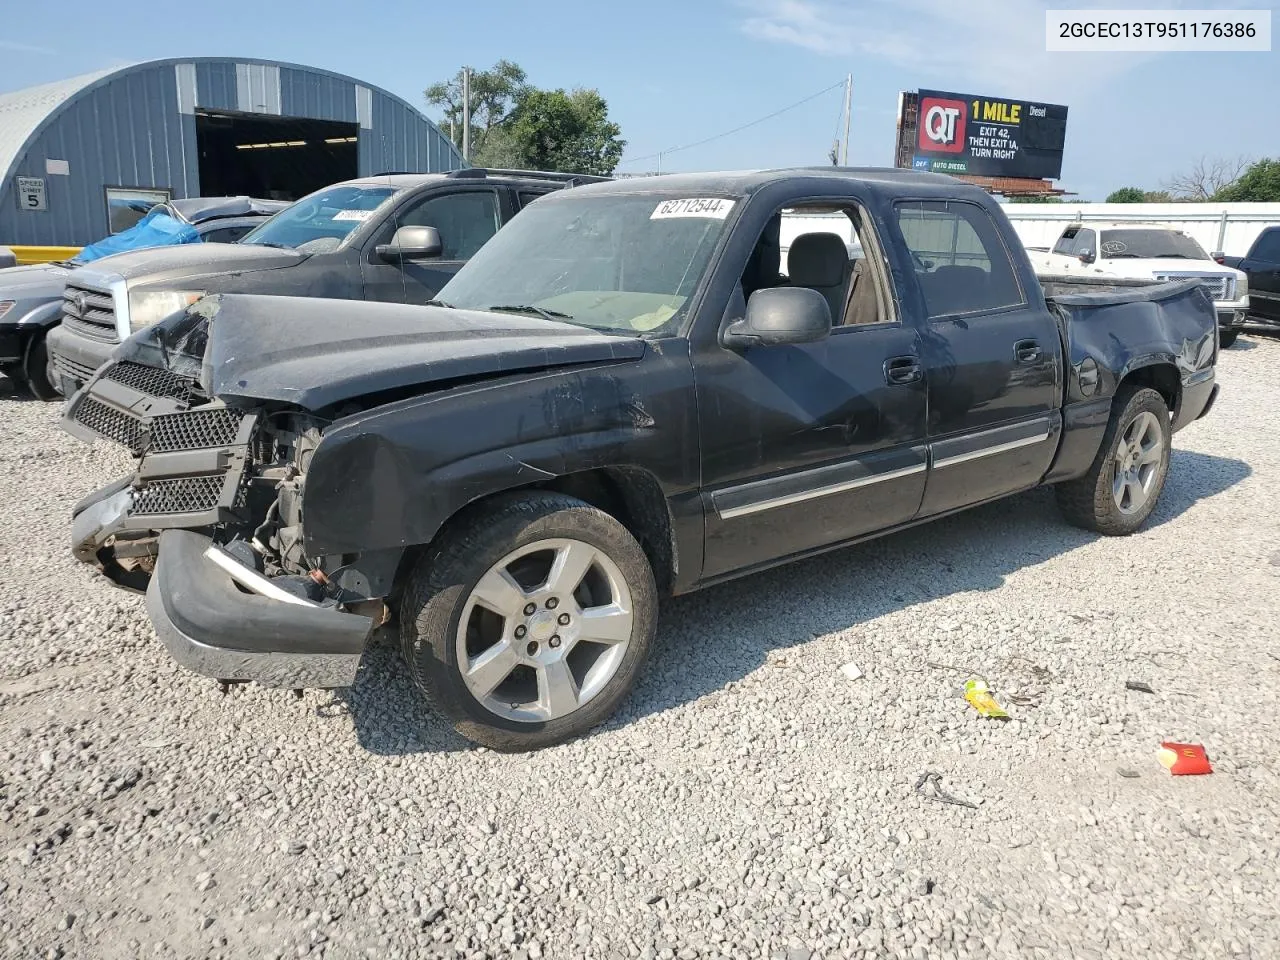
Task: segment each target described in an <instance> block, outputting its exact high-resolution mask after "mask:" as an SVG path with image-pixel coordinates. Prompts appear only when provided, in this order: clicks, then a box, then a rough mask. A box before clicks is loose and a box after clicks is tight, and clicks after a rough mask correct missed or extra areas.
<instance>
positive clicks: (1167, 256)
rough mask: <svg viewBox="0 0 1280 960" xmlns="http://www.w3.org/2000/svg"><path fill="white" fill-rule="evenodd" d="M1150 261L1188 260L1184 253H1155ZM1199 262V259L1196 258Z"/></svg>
mask: <svg viewBox="0 0 1280 960" xmlns="http://www.w3.org/2000/svg"><path fill="white" fill-rule="evenodd" d="M1151 259H1152V260H1190V259H1191V258H1190V257H1188V256H1187V255H1186V254H1185V253H1157V254H1155V255H1154V256H1152V258H1151ZM1196 259H1197V260H1199V259H1200V258H1199V257H1196Z"/></svg>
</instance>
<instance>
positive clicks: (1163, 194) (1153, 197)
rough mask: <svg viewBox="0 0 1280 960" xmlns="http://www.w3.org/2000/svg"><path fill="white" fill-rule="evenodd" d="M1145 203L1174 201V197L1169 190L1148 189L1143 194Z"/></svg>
mask: <svg viewBox="0 0 1280 960" xmlns="http://www.w3.org/2000/svg"><path fill="white" fill-rule="evenodd" d="M1142 200H1143V202H1144V203H1173V202H1174V197H1173V194H1171V193H1170V192H1169V191H1168V190H1148V191H1146V192H1145V193H1143V195H1142Z"/></svg>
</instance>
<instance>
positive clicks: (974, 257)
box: [895, 200, 1026, 318]
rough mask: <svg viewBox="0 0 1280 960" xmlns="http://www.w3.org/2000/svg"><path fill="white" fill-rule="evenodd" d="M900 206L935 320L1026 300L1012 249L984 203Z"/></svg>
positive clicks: (904, 233)
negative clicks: (1016, 271) (1016, 272)
mask: <svg viewBox="0 0 1280 960" xmlns="http://www.w3.org/2000/svg"><path fill="white" fill-rule="evenodd" d="M895 210H896V211H897V219H898V228H899V230H901V232H902V239H903V241H904V242H905V243H906V246H907V249H908V251H910V254H911V262H912V266H913V267H914V268H915V274H916V280H917V281H918V282H919V284H920V288H921V290H922V291H923V293H924V298H925V304H926V306H927V308H928V311H929V316H930V318H933V317H943V316H951V315H953V314H962V313H983V312H987V311H991V310H999V309H1002V308H1005V307H1014V306H1018V305H1020V304H1023V303H1025V302H1026V300H1025V298H1024V297H1023V295H1022V289H1021V287H1019V285H1018V278H1017V275H1016V274H1015V273H1014V269H1013V260H1012V259H1011V257H1010V255H1009V250H1008V248H1007V247H1006V246H1005V244H1004V241H1003V240H1002V239H1001V236H1000V232H999V230H998V229H997V228H996V225H995V222H994V221H993V220H992V219H991V217H990V215H989V214H988V213H987V212H986V211H985V210H983V209H982V208H981V207H980V206H978V205H977V204H975V203H968V202H964V201H959V202H957V201H954V200H908V201H902V202H899V203H897V204H895Z"/></svg>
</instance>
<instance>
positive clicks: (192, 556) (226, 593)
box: [147, 530, 374, 688]
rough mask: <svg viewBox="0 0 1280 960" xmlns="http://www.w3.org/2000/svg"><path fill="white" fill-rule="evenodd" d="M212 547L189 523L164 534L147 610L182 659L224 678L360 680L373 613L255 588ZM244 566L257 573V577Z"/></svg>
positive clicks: (302, 683)
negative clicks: (215, 556)
mask: <svg viewBox="0 0 1280 960" xmlns="http://www.w3.org/2000/svg"><path fill="white" fill-rule="evenodd" d="M211 546H212V541H211V540H210V539H209V538H208V537H204V536H201V535H200V534H197V533H193V532H191V531H189V530H166V531H165V532H164V533H162V534H161V535H160V555H159V559H158V560H157V562H156V570H155V574H154V575H153V576H152V578H151V583H150V585H149V586H148V587H147V613H148V614H149V615H150V617H151V622H152V624H153V625H154V626H155V629H156V634H157V636H159V638H160V641H161V642H162V643H163V644H164V645H165V648H166V649H167V650H168V651H169V654H170V656H172V657H173V659H174V660H176V661H177V662H178V663H179V664H181V665H182V666H184V667H186V668H187V669H189V670H193V671H195V672H196V673H200V674H203V675H205V676H209V677H216V678H217V679H219V680H256V681H258V682H259V683H262V684H265V685H267V686H274V687H295V688H296V687H346V686H350V685H351V684H352V683H354V682H355V677H356V670H357V668H358V667H359V664H360V657H361V655H362V654H363V653H364V647H365V642H366V641H367V639H368V637H369V634H370V632H371V631H372V629H373V625H374V624H373V620H371V619H370V618H369V617H361V616H356V615H355V614H350V613H343V612H341V611H339V610H335V609H333V608H330V607H320V606H317V605H315V604H312V603H308V602H306V601H301V600H300V601H297V602H285V601H282V600H277V599H273V598H271V597H266V596H261V595H259V594H256V593H248V592H246V591H245V590H244V589H242V588H241V587H240V586H238V585H237V584H236V582H235V581H234V580H233V579H232V578H231V576H230V575H228V574H227V573H226V571H225V570H224V569H223V568H222V567H221V566H219V565H218V564H216V563H214V562H213V561H211V560H210V559H209V557H208V553H207V551H208V550H209V548H210V547H211ZM244 570H245V575H246V576H247V577H248V578H249V579H252V577H254V576H257V575H256V574H254V573H253V572H252V571H248V568H244Z"/></svg>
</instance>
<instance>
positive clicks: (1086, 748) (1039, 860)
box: [0, 336, 1280, 960]
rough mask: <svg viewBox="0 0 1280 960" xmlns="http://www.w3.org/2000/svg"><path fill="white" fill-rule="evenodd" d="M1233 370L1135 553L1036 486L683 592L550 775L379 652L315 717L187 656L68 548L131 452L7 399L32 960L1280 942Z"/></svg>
mask: <svg viewBox="0 0 1280 960" xmlns="http://www.w3.org/2000/svg"><path fill="white" fill-rule="evenodd" d="M1219 376H1220V379H1221V381H1222V384H1223V391H1224V392H1223V395H1222V397H1221V399H1220V400H1219V403H1218V405H1217V407H1216V409H1215V410H1214V411H1213V414H1212V415H1211V417H1210V419H1208V420H1206V421H1202V422H1201V423H1199V424H1197V425H1194V426H1193V427H1191V428H1189V429H1188V430H1186V431H1185V432H1183V433H1181V434H1179V435H1178V437H1177V440H1176V443H1177V451H1176V453H1175V455H1174V462H1173V469H1172V472H1171V475H1170V480H1169V485H1168V487H1167V488H1166V490H1165V494H1164V498H1163V500H1162V502H1161V505H1160V507H1159V509H1158V511H1157V514H1156V515H1155V517H1154V519H1153V522H1152V523H1151V524H1150V525H1149V526H1148V528H1146V529H1145V530H1144V531H1143V532H1141V533H1140V534H1138V535H1136V536H1134V537H1132V538H1129V539H1127V540H1102V539H1098V538H1095V537H1092V536H1090V535H1087V534H1085V533H1083V532H1081V531H1078V530H1074V529H1072V528H1070V527H1067V526H1065V525H1064V524H1063V523H1062V522H1061V521H1060V520H1059V519H1058V517H1057V514H1056V511H1055V509H1054V506H1053V502H1052V496H1051V495H1048V494H1047V493H1045V492H1035V493H1032V494H1029V495H1026V496H1021V497H1018V498H1015V499H1013V500H1011V501H1007V502H1006V503H1003V504H999V505H996V506H993V507H989V508H984V509H979V510H977V511H973V512H970V513H968V514H965V515H961V516H958V517H955V518H952V519H949V520H946V521H943V522H940V523H937V524H934V525H932V526H929V527H925V528H921V529H918V530H916V531H912V532H909V533H907V534H904V535H900V536H896V537H892V538H890V539H887V540H884V541H880V542H877V543H874V544H871V545H868V546H865V547H862V548H858V549H853V550H848V551H844V552H840V553H838V554H835V555H832V556H829V557H826V558H823V559H820V560H818V561H813V562H807V563H802V564H799V565H795V566H792V567H789V568H786V569H782V570H778V571H775V572H773V573H770V574H767V575H762V576H757V577H753V578H751V579H749V580H745V581H742V582H739V583H736V584H732V585H729V586H725V587H721V588H718V589H714V590H711V591H708V592H706V593H703V594H700V595H695V596H692V597H688V598H684V599H681V600H679V601H676V602H673V603H671V604H670V605H669V606H668V608H667V610H666V612H665V614H664V617H663V623H662V627H661V630H660V634H659V643H658V648H657V651H656V655H655V658H654V661H653V663H652V665H651V666H650V668H649V669H648V671H647V673H646V674H645V676H644V678H643V681H642V683H641V684H640V687H639V689H638V690H637V691H636V693H635V695H634V696H633V697H632V698H631V700H630V701H629V702H628V705H627V706H626V707H625V708H624V710H623V712H622V713H621V714H620V715H619V716H618V717H616V718H615V719H614V720H613V721H612V722H610V723H609V724H608V725H607V727H605V728H604V729H602V730H601V731H598V732H597V733H596V734H595V735H594V736H592V737H590V738H587V739H585V740H582V741H579V742H577V743H573V744H570V745H567V746H564V747H559V748H555V749H551V750H547V751H544V752H542V753H538V754H536V755H528V756H504V755H499V754H494V753H490V752H488V751H485V750H482V749H473V748H470V747H468V746H467V745H466V744H465V743H463V742H462V741H461V740H459V739H457V738H456V737H455V736H454V735H453V734H452V732H451V731H450V730H449V729H448V728H447V727H446V726H445V725H444V724H443V723H441V722H440V721H439V720H437V719H435V718H434V717H433V716H431V715H430V714H428V713H427V712H425V711H424V710H423V708H422V707H421V706H420V705H419V704H418V702H417V700H416V698H415V697H414V695H413V692H412V690H411V689H410V687H409V685H408V684H407V682H406V680H405V678H404V675H403V673H402V672H401V671H400V670H399V669H398V668H397V662H396V660H395V658H394V656H393V655H392V653H391V649H390V647H389V646H388V645H386V644H383V645H382V646H380V647H378V648H376V649H374V650H373V651H372V652H371V653H370V655H369V656H368V657H367V658H366V661H367V666H366V669H364V670H363V671H362V674H361V678H360V680H359V683H358V684H357V686H356V687H355V688H354V689H353V690H350V691H340V692H337V693H336V694H334V693H324V692H309V693H307V694H306V695H304V696H303V697H302V698H301V699H294V697H293V696H292V695H290V694H289V693H288V692H280V691H268V690H264V689H259V688H257V687H253V686H246V687H241V688H238V689H235V690H233V692H232V693H231V694H229V695H227V696H223V695H221V694H220V693H219V692H218V689H217V686H216V685H215V684H214V683H213V682H212V681H207V680H202V679H200V678H197V677H194V676H192V675H190V674H187V673H185V672H183V671H181V670H180V669H178V668H177V667H176V666H174V665H173V664H172V663H171V662H170V661H169V660H168V659H167V658H166V657H165V655H164V654H163V652H162V651H161V649H160V648H159V645H158V644H157V642H156V641H155V639H154V637H153V635H152V633H151V630H150V628H149V626H148V624H147V621H146V618H145V616H144V613H143V609H142V604H141V602H140V601H139V600H138V599H137V598H134V597H131V596H128V595H126V594H123V593H121V592H119V591H117V590H115V589H113V588H111V587H109V586H108V585H107V584H106V582H105V581H103V580H100V579H96V578H95V577H94V576H92V575H90V573H89V572H88V571H87V570H86V569H84V568H82V567H80V566H79V565H77V564H76V563H75V562H74V561H73V560H72V559H71V557H70V556H69V554H68V550H67V535H68V526H67V517H68V511H69V510H70V507H71V505H72V504H73V503H74V502H75V501H76V500H77V499H78V498H79V497H80V496H82V495H83V494H84V493H86V492H88V491H89V490H91V489H92V488H94V487H96V486H98V485H100V484H102V483H105V482H107V481H109V480H111V479H113V478H114V477H116V476H117V475H118V474H119V473H120V472H121V471H122V470H124V469H126V462H125V460H124V458H122V457H120V456H118V455H116V454H115V453H114V452H113V451H110V450H107V449H89V448H86V447H84V446H82V445H80V444H79V443H77V442H76V441H74V440H72V439H70V438H69V437H67V436H65V435H64V434H62V433H61V432H60V431H59V430H58V429H57V428H56V421H57V417H58V411H57V409H56V408H55V407H53V406H50V405H44V404H40V403H35V402H31V401H27V400H23V399H20V398H16V397H14V396H12V394H11V393H6V392H5V391H6V390H7V386H8V385H7V383H4V382H0V423H3V428H0V430H2V431H3V432H2V436H3V437H4V440H5V441H6V442H5V443H3V445H0V653H2V656H0V754H2V755H0V956H3V957H6V958H8V957H14V958H20V957H94V958H115V957H139V956H146V957H175V956H179V957H218V956H222V957H267V956H277V957H280V956H289V957H292V956H303V955H307V954H313V955H317V956H320V955H325V956H330V957H348V956H366V955H367V956H378V957H435V956H443V957H450V958H452V957H459V956H462V957H494V958H496V957H528V958H534V960H537V958H539V957H546V958H561V957H644V958H654V957H660V958H664V960H669V958H672V957H679V958H692V957H716V956H721V957H769V958H774V957H778V958H785V960H803V958H835V957H885V956H889V957H906V958H950V957H972V958H982V960H1003V958H1013V957H1035V958H1045V960H1050V958H1051V960H1061V958H1066V957H1074V958H1079V960H1084V958H1103V957H1121V956H1123V957H1136V956H1141V957H1169V958H1173V957H1177V958H1188V957H1206V958H1209V957H1212V958H1221V957H1251V958H1259V960H1261V958H1268V957H1275V956H1278V955H1280V916H1278V914H1280V908H1278V907H1277V902H1278V901H1277V898H1276V890H1277V888H1278V881H1280V853H1278V851H1277V841H1276V838H1277V835H1280V781H1278V779H1277V773H1278V769H1277V764H1278V763H1280V719H1278V718H1280V710H1278V709H1277V708H1278V707H1280V696H1278V694H1277V690H1278V689H1280V623H1278V620H1277V597H1280V535H1278V534H1280V516H1278V515H1277V511H1276V509H1275V502H1276V501H1275V493H1274V491H1275V490H1276V489H1277V485H1280V446H1278V445H1277V440H1276V438H1277V437H1278V436H1280V341H1277V340H1273V339H1264V338H1262V337H1253V336H1248V337H1245V338H1244V339H1242V340H1241V342H1240V344H1239V345H1237V347H1235V348H1234V349H1232V350H1230V351H1227V352H1226V353H1225V354H1224V355H1223V358H1222V361H1221V366H1220V368H1219ZM848 662H853V663H856V664H857V665H858V666H859V667H860V668H861V669H862V670H863V671H865V673H866V676H865V677H863V678H862V679H859V680H849V679H847V678H846V677H845V676H844V675H843V674H842V673H841V671H840V667H841V665H843V664H845V663H848ZM935 664H936V665H935ZM939 665H941V666H939ZM953 668H956V669H953ZM966 670H974V671H977V672H980V673H982V674H983V675H985V676H986V677H987V679H988V680H989V681H990V682H991V684H992V686H993V688H994V690H995V692H996V695H997V697H998V698H1000V699H1001V700H1002V702H1004V703H1005V705H1006V706H1008V708H1009V710H1010V712H1011V713H1012V714H1013V719H1012V720H1010V721H1008V722H1005V723H1001V722H999V721H984V720H981V719H979V718H978V717H977V716H976V715H975V714H974V712H973V711H972V710H971V709H970V708H969V707H968V706H967V705H966V704H965V702H964V701H963V699H962V697H961V692H960V690H961V686H962V684H963V682H964V680H965V673H964V671H966ZM1127 680H1138V681H1144V682H1146V683H1148V684H1150V685H1151V687H1152V688H1153V690H1154V693H1151V694H1148V693H1143V692H1140V691H1133V690H1126V689H1125V681H1127ZM1018 704H1021V705H1018ZM1164 739H1177V740H1186V741H1193V742H1203V743H1204V744H1206V745H1207V747H1208V749H1209V752H1210V754H1211V756H1212V758H1213V761H1214V765H1215V773H1214V774H1213V775H1212V776H1209V777H1180V778H1174V777H1170V776H1169V774H1168V773H1167V772H1166V771H1165V770H1164V769H1163V768H1162V767H1161V766H1159V764H1158V763H1157V761H1156V751H1157V749H1158V746H1159V743H1160V741H1161V740H1164ZM925 771H935V772H937V773H938V774H940V777H941V779H940V781H938V783H939V784H940V786H941V788H942V789H943V790H944V791H945V792H947V793H948V794H951V795H953V796H954V797H956V798H958V799H962V800H965V801H968V802H970V803H973V804H976V808H975V807H969V806H957V805H949V804H944V803H940V802H936V801H932V800H926V799H924V798H922V797H920V796H918V795H916V794H915V793H914V792H913V787H914V786H915V784H916V782H917V781H918V779H919V778H920V776H921V775H922V774H923V773H924V772H925ZM1133 774H1136V776H1134V775H1133Z"/></svg>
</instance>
